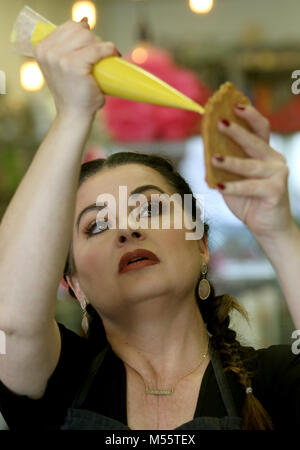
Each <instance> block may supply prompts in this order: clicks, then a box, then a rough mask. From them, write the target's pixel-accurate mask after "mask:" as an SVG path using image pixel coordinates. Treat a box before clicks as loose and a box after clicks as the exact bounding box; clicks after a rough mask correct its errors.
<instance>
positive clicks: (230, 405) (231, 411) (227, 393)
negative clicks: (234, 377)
mask: <svg viewBox="0 0 300 450" xmlns="http://www.w3.org/2000/svg"><path fill="white" fill-rule="evenodd" d="M208 345H209V352H210V357H211V362H212V365H213V369H214V372H215V376H216V379H217V383H218V386H219V390H220V393H221V396H222V399H223V403H224V405H225V408H226V410H227V413H228V415H229V416H234V417H237V411H236V407H235V403H234V400H233V397H232V394H231V390H230V388H229V384H228V380H227V378H226V375H225V373H224V368H223V366H222V362H221V359H220V356H219V355H218V353H217V352H216V350H215V349H214V348H213V345H212V343H211V339H209V344H208Z"/></svg>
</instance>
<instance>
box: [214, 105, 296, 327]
mask: <svg viewBox="0 0 300 450" xmlns="http://www.w3.org/2000/svg"><path fill="white" fill-rule="evenodd" d="M235 113H236V114H237V115H238V116H239V117H241V118H243V119H245V120H246V121H247V122H248V123H249V124H250V126H251V128H252V133H250V132H248V131H246V130H245V129H244V128H241V127H240V126H239V125H237V124H236V123H230V124H228V123H226V122H225V123H222V122H220V123H219V126H218V127H219V131H220V132H222V133H224V134H226V135H227V136H229V137H230V138H231V139H233V140H235V141H236V142H237V143H238V144H240V145H241V146H242V148H243V149H244V150H245V152H246V154H247V155H248V158H247V159H240V158H233V157H226V158H225V159H224V161H218V160H217V159H214V158H213V160H212V163H213V164H214V165H215V166H216V167H219V168H222V169H224V170H228V171H231V172H234V173H237V174H240V175H243V176H244V177H245V180H242V181H233V182H227V183H224V189H220V192H221V193H222V195H223V198H224V200H225V202H226V204H227V205H228V207H229V208H230V210H231V211H232V212H233V213H234V214H235V215H236V216H237V217H238V218H239V219H240V220H241V221H242V222H243V223H244V224H245V225H246V226H247V227H248V228H249V230H250V231H251V232H252V233H253V235H254V237H255V239H256V240H257V242H258V244H259V245H260V246H261V248H262V249H263V251H264V253H265V255H266V256H267V258H268V259H269V260H270V262H271V264H272V265H273V267H274V269H275V271H276V273H277V276H278V281H279V283H280V286H281V288H282V292H283V294H284V296H285V299H286V302H287V305H288V308H289V310H290V313H291V316H292V319H293V321H294V324H295V326H296V327H297V328H298V329H300V297H299V291H300V276H299V274H300V230H299V228H298V227H297V225H296V223H295V221H294V219H293V217H292V215H291V210H290V202H289V193H288V184H287V180H288V174H289V170H288V167H287V165H286V160H285V158H284V156H283V155H281V154H280V153H279V152H277V151H276V150H274V149H273V148H271V147H270V146H269V134H270V132H269V123H268V121H267V120H266V119H265V118H264V117H263V116H261V114H260V113H259V112H258V111H257V110H256V109H255V108H253V106H245V105H240V107H236V108H235Z"/></svg>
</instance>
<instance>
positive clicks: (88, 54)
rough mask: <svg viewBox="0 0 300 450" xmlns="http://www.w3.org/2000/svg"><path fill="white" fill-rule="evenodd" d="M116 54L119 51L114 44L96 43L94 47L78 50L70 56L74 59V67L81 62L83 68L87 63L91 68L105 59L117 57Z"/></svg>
mask: <svg viewBox="0 0 300 450" xmlns="http://www.w3.org/2000/svg"><path fill="white" fill-rule="evenodd" d="M116 52H117V49H116V47H115V45H114V44H113V43H112V42H96V43H95V44H93V45H89V46H88V47H84V48H81V49H79V50H76V51H75V52H73V53H72V54H71V55H70V59H73V64H74V65H76V62H78V63H79V62H80V65H81V66H82V65H83V64H84V63H86V66H87V67H89V66H91V65H93V64H96V63H97V62H98V61H100V60H101V59H103V58H107V57H109V56H115V55H116Z"/></svg>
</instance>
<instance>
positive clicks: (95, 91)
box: [35, 20, 118, 116]
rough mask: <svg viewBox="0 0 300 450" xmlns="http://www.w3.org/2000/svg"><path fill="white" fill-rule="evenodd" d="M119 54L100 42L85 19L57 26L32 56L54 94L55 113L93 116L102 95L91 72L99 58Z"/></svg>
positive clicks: (108, 44) (101, 104)
mask: <svg viewBox="0 0 300 450" xmlns="http://www.w3.org/2000/svg"><path fill="white" fill-rule="evenodd" d="M112 55H115V56H116V55H118V51H117V49H116V48H115V46H114V45H113V44H112V43H111V42H102V40H101V39H100V38H99V37H97V36H95V35H94V34H93V33H92V32H91V31H90V29H89V25H88V23H87V22H86V21H85V20H82V21H81V22H79V23H77V22H73V21H68V22H66V23H64V24H63V25H60V26H58V27H57V28H56V29H55V30H54V31H53V32H52V33H51V34H50V35H49V36H48V37H47V38H46V39H44V40H43V41H41V42H39V43H38V44H37V45H36V47H35V57H36V59H37V62H38V64H39V66H40V67H41V70H42V71H43V74H44V76H45V79H46V81H47V84H48V86H49V88H50V90H51V92H52V94H53V97H54V101H55V105H56V109H57V112H58V113H66V112H71V113H74V112H76V113H79V114H81V115H82V114H84V115H90V116H93V115H94V114H95V112H96V111H97V110H98V109H99V108H101V107H102V106H103V105H104V103H105V99H104V95H103V93H102V91H101V89H100V87H99V85H98V84H97V82H96V80H95V79H94V77H93V75H92V74H91V70H92V67H93V65H94V64H95V63H97V62H98V61H99V60H100V59H102V58H105V57H107V56H112Z"/></svg>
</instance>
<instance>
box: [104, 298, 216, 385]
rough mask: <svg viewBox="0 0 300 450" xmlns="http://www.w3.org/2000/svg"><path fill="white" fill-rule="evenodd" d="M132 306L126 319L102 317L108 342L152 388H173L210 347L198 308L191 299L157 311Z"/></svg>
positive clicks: (194, 367)
mask: <svg viewBox="0 0 300 450" xmlns="http://www.w3.org/2000/svg"><path fill="white" fill-rule="evenodd" d="M144 306H145V305H144ZM148 306H149V305H148ZM173 306H174V305H173ZM133 309H134V311H128V313H127V315H126V316H125V318H124V320H123V321H121V320H120V318H118V321H113V320H112V319H111V318H110V319H109V320H108V319H107V318H105V317H102V320H103V324H104V327H105V330H106V336H107V339H108V342H109V343H110V345H111V347H112V349H113V351H114V352H115V353H116V354H117V355H118V357H119V358H120V359H122V361H123V362H124V364H125V367H126V369H127V370H134V371H135V372H137V373H138V374H139V375H140V376H141V377H142V378H143V380H144V382H145V384H147V385H148V386H149V387H152V388H154V387H156V388H158V389H159V388H160V389H164V388H168V387H172V383H175V382H176V381H177V379H178V378H179V377H181V376H184V375H186V374H187V373H189V372H190V371H192V370H193V369H196V368H197V366H199V364H200V362H201V360H202V359H203V356H202V355H203V354H204V353H206V352H207V350H208V335H207V331H206V328H205V325H204V322H203V320H202V316H201V313H200V311H199V308H198V306H197V304H196V302H195V300H194V299H192V298H191V299H189V300H188V301H185V302H184V303H183V302H178V307H177V308H174V307H172V308H170V305H169V306H168V307H165V308H160V309H159V311H158V310H157V311H156V314H153V308H152V309H151V308H150V309H148V308H146V309H148V311H147V310H145V308H144V309H143V310H142V305H135V307H133ZM151 313H152V314H151ZM133 318H134V319H133Z"/></svg>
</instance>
